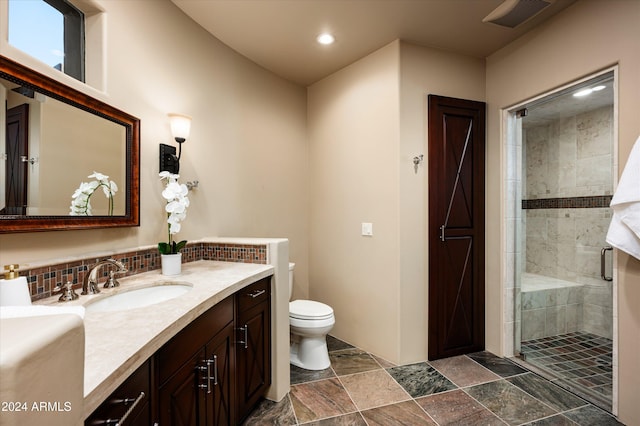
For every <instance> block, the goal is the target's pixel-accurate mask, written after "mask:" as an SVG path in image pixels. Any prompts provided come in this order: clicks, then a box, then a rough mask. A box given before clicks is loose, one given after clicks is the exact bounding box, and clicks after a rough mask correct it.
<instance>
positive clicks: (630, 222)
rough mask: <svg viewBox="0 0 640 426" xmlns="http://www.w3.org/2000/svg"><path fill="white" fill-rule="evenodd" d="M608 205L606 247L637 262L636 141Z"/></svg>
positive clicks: (639, 163) (639, 194)
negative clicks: (608, 216)
mask: <svg viewBox="0 0 640 426" xmlns="http://www.w3.org/2000/svg"><path fill="white" fill-rule="evenodd" d="M610 205H611V208H612V209H613V218H612V219H611V224H610V225H609V232H608V233H607V243H609V244H611V245H612V246H613V247H615V248H617V249H620V250H622V251H625V252H627V253H629V254H630V255H631V256H633V257H635V258H637V259H640V137H638V139H637V140H636V142H635V144H634V145H633V148H631V154H629V159H628V160H627V164H626V165H625V167H624V170H623V171H622V176H620V182H619V183H618V188H617V189H616V192H615V194H614V195H613V198H612V199H611V204H610Z"/></svg>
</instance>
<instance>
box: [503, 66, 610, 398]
mask: <svg viewBox="0 0 640 426" xmlns="http://www.w3.org/2000/svg"><path fill="white" fill-rule="evenodd" d="M579 91H584V94H583V96H574V95H575V94H576V92H579ZM518 115H519V116H520V117H521V118H520V120H519V121H520V123H519V124H520V126H521V128H520V129H519V130H520V131H519V132H518V133H519V134H521V142H522V170H521V174H520V176H521V179H520V181H521V185H522V186H521V198H522V199H521V200H520V202H521V209H522V210H521V212H520V213H521V214H520V215H519V217H520V218H521V223H520V224H519V226H518V232H517V234H518V235H517V237H516V244H518V245H519V246H518V247H519V250H518V252H519V256H518V258H517V260H516V262H517V265H516V271H517V279H516V282H517V283H519V287H520V303H516V306H517V309H519V312H517V313H516V315H517V317H519V318H520V325H521V327H520V330H519V333H516V339H517V341H516V342H515V348H516V349H517V350H518V351H519V356H520V358H521V360H522V361H524V362H525V363H526V364H527V365H528V366H529V367H530V368H531V369H532V370H534V371H537V372H539V373H540V374H542V375H544V376H546V377H548V378H550V379H551V380H553V381H554V382H555V383H557V384H559V385H561V386H563V387H564V388H567V389H569V390H571V391H572V392H574V393H577V394H579V395H580V396H582V397H584V398H586V399H589V400H590V401H592V402H593V403H595V404H597V405H599V406H601V407H602V408H605V409H607V410H609V411H611V408H612V383H613V376H612V371H613V369H612V343H613V288H614V287H613V283H612V281H605V280H603V279H602V277H601V275H602V274H603V273H604V275H605V276H606V277H607V278H608V277H611V276H612V275H613V274H612V271H611V268H612V262H611V255H612V253H611V251H610V250H609V251H607V250H603V249H605V248H606V246H607V244H606V242H605V237H606V233H607V230H608V227H609V222H610V221H611V210H610V208H609V203H610V202H611V197H612V194H613V154H614V152H613V147H614V144H613V140H614V127H615V126H614V90H613V73H609V74H606V75H603V76H599V77H597V78H595V79H592V80H589V81H587V82H583V83H580V84H579V85H578V86H574V87H571V88H570V89H567V90H563V91H562V92H560V93H556V94H553V95H551V96H549V97H546V98H544V99H542V100H538V101H536V102H535V103H532V104H529V105H527V106H526V109H524V110H520V111H519V113H518ZM601 255H602V256H604V257H601ZM603 258H604V260H605V265H604V271H603V270H601V259H603ZM516 285H517V284H516Z"/></svg>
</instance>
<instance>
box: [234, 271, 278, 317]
mask: <svg viewBox="0 0 640 426" xmlns="http://www.w3.org/2000/svg"><path fill="white" fill-rule="evenodd" d="M270 296H271V277H267V278H263V279H261V280H260V281H257V282H255V283H253V284H251V285H249V286H247V287H245V288H243V289H242V290H238V292H237V293H236V297H237V298H238V299H237V300H238V309H239V310H240V312H244V311H246V310H247V309H251V308H252V307H254V306H255V305H257V304H259V303H261V302H264V301H266V300H269V298H270Z"/></svg>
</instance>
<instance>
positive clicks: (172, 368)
mask: <svg viewBox="0 0 640 426" xmlns="http://www.w3.org/2000/svg"><path fill="white" fill-rule="evenodd" d="M232 321H233V296H229V297H227V298H226V299H224V300H223V301H222V302H218V303H217V304H216V305H215V306H213V307H212V308H211V309H209V310H208V311H207V312H205V313H204V314H202V315H200V316H199V317H198V318H196V319H195V320H194V321H193V322H192V323H191V324H189V325H188V326H186V327H185V328H184V329H183V330H182V331H180V332H179V333H178V334H176V335H175V336H174V337H173V338H172V339H171V340H169V341H168V342H167V343H166V344H165V345H164V346H163V347H162V348H160V349H159V350H158V352H157V353H156V365H157V368H158V372H159V373H158V380H159V384H163V383H164V382H166V381H167V379H169V378H170V377H171V376H172V375H173V373H175V372H176V371H177V370H178V369H179V368H180V366H182V365H183V364H184V363H185V362H187V361H188V360H189V358H191V357H192V356H193V354H194V353H196V352H198V351H199V350H200V349H201V348H202V347H203V346H204V345H206V344H207V342H208V341H209V340H211V337H212V336H213V335H214V334H215V333H216V332H218V331H219V330H222V329H223V328H224V327H225V326H226V325H227V324H229V323H230V322H232Z"/></svg>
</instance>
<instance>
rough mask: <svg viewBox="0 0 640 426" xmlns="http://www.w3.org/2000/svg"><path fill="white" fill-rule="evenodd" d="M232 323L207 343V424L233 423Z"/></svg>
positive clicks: (233, 370) (233, 367) (233, 369)
mask: <svg viewBox="0 0 640 426" xmlns="http://www.w3.org/2000/svg"><path fill="white" fill-rule="evenodd" d="M233 331H234V327H233V323H229V324H228V325H227V326H226V327H225V328H224V329H223V330H222V331H221V332H220V333H218V334H217V335H216V337H215V338H214V339H213V340H212V341H211V342H209V343H208V344H207V348H206V352H207V359H208V360H210V361H212V362H213V364H212V365H211V367H210V368H211V371H210V374H211V377H210V380H211V383H210V385H211V391H210V394H208V399H209V400H208V401H207V424H212V425H229V426H231V425H234V424H235V423H236V422H235V412H234V409H235V386H234V383H235V378H234V377H233V373H234V372H235V365H234V354H233V352H232V351H233V337H234V334H233Z"/></svg>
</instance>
